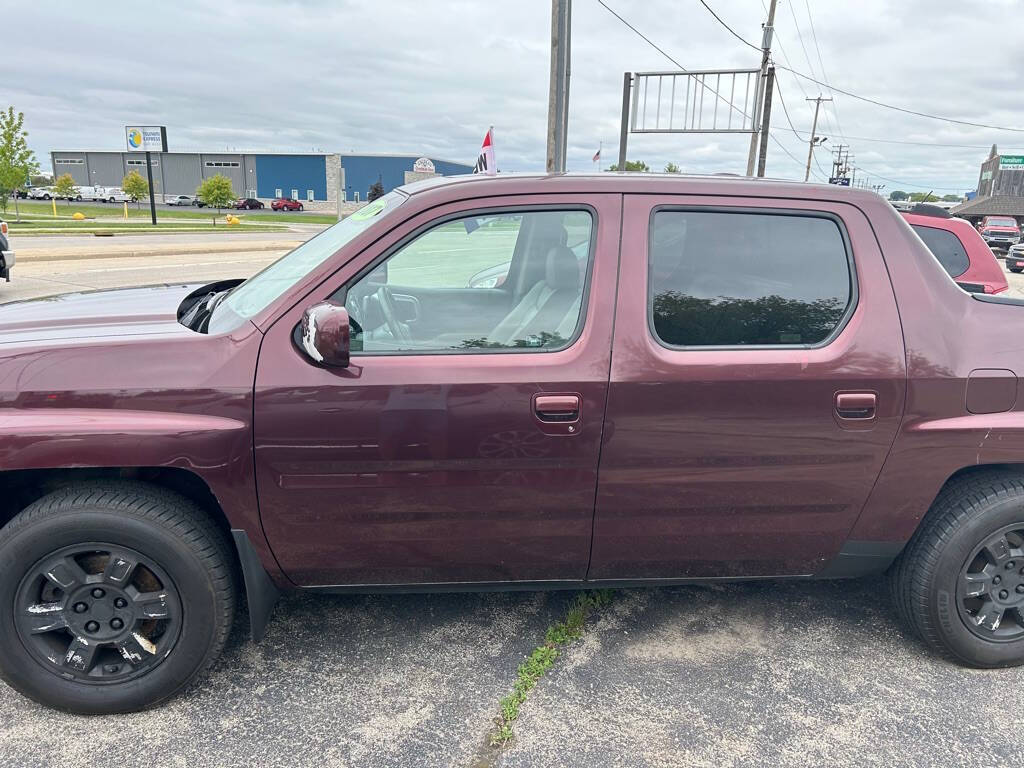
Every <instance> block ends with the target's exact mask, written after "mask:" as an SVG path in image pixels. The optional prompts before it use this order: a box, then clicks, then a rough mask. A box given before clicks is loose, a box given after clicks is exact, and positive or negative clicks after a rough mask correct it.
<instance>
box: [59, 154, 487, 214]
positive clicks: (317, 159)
mask: <svg viewBox="0 0 1024 768" xmlns="http://www.w3.org/2000/svg"><path fill="white" fill-rule="evenodd" d="M50 159H51V161H52V163H53V173H54V176H55V177H56V176H62V175H64V174H65V173H70V174H71V176H72V178H74V180H75V183H76V184H79V185H88V186H104V187H116V186H120V184H121V182H122V180H123V179H124V177H125V176H126V175H127V174H128V173H129V172H130V171H133V170H135V171H138V172H139V173H141V174H142V175H143V176H145V175H146V158H145V156H144V155H143V154H142V153H139V152H106V151H99V152H92V151H60V152H56V151H55V152H51V153H50ZM472 170H473V167H472V166H471V165H466V164H465V163H453V162H449V161H447V160H439V159H435V158H426V157H421V156H419V155H354V154H353V155H341V154H330V153H311V154H287V153H278V154H259V153H247V152H246V153H227V152H161V153H153V189H154V191H155V192H156V194H157V195H191V194H195V191H196V187H197V186H199V184H200V183H201V182H202V181H203V179H205V178H208V177H210V176H214V175H216V174H218V173H220V174H223V175H224V176H227V177H228V178H229V179H231V184H232V186H233V187H234V190H235V193H236V194H237V195H238V196H239V197H255V198H260V199H263V200H270V199H273V198H275V197H294V198H296V199H298V200H302V201H305V202H323V203H332V204H337V202H338V200H339V194H338V192H339V189H340V190H341V194H340V199H341V202H361V201H365V200H366V196H367V194H368V193H369V190H370V187H371V186H372V185H373V184H374V183H376V182H377V181H378V180H379V181H380V182H381V184H382V185H383V186H384V191H386V192H388V191H390V190H392V189H394V188H395V187H398V186H401V185H402V184H405V183H407V182H410V181H415V180H417V179H421V178H425V177H428V176H432V175H443V176H450V175H452V174H459V173H471V172H472Z"/></svg>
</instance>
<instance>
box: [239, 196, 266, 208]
mask: <svg viewBox="0 0 1024 768" xmlns="http://www.w3.org/2000/svg"><path fill="white" fill-rule="evenodd" d="M234 207H235V208H237V209H238V210H240V211H242V210H250V211H255V210H258V209H260V208H263V207H264V206H263V203H261V202H260V201H259V200H257V199H256V198H254V197H242V198H239V199H238V200H235V206H234Z"/></svg>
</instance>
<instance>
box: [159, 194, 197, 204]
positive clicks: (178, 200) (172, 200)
mask: <svg viewBox="0 0 1024 768" xmlns="http://www.w3.org/2000/svg"><path fill="white" fill-rule="evenodd" d="M193 199H194V198H193V197H192V195H164V202H165V203H167V205H192V201H193Z"/></svg>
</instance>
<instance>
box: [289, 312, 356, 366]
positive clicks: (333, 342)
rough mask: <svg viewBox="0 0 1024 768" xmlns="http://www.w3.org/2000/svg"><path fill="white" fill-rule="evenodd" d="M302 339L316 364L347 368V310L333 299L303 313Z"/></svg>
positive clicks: (300, 330) (304, 347)
mask: <svg viewBox="0 0 1024 768" xmlns="http://www.w3.org/2000/svg"><path fill="white" fill-rule="evenodd" d="M299 343H300V345H301V347H302V351H303V352H305V353H306V356H307V357H308V358H309V359H310V360H312V361H313V362H314V363H316V364H317V365H324V366H328V367H331V368H347V367H348V360H349V356H348V353H349V322H348V310H347V309H345V308H344V307H343V306H341V305H340V304H335V303H334V302H333V301H324V302H321V303H320V304H314V305H313V306H311V307H309V308H308V309H307V310H306V311H305V312H303V313H302V325H301V327H300V329H299Z"/></svg>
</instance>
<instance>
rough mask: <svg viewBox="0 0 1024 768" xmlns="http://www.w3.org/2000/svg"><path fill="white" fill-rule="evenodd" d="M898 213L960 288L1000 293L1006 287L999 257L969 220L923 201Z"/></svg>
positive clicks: (1004, 274)
mask: <svg viewBox="0 0 1024 768" xmlns="http://www.w3.org/2000/svg"><path fill="white" fill-rule="evenodd" d="M902 215H903V218H905V219H906V220H907V222H908V223H909V224H910V226H911V228H912V229H913V230H914V231H915V232H916V233H917V236H918V237H920V238H921V239H922V240H923V241H924V244H925V245H927V246H928V249H929V250H930V251H931V252H932V253H933V254H935V258H937V259H938V260H939V263H940V264H941V265H942V268H943V269H945V270H946V272H948V273H949V276H950V277H952V278H953V279H954V280H956V282H957V285H959V286H960V287H961V288H963V289H964V290H966V291H980V292H981V293H1002V292H1003V291H1005V290H1006V289H1007V288H1009V287H1010V286H1009V284H1008V283H1007V281H1006V273H1005V272H1003V268H1002V267H1001V266H1000V264H999V261H998V260H997V259H996V257H995V255H994V254H993V253H992V250H991V249H990V248H989V247H988V245H987V244H986V243H985V241H984V240H983V239H982V238H981V235H979V234H978V230H976V229H975V228H974V227H973V226H971V223H970V222H969V221H966V220H965V219H958V218H954V217H952V216H950V215H949V212H948V211H946V210H944V209H942V208H939V207H938V206H934V205H927V204H919V205H916V206H915V207H914V208H913V209H911V210H910V211H905V212H903V214H902Z"/></svg>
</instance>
